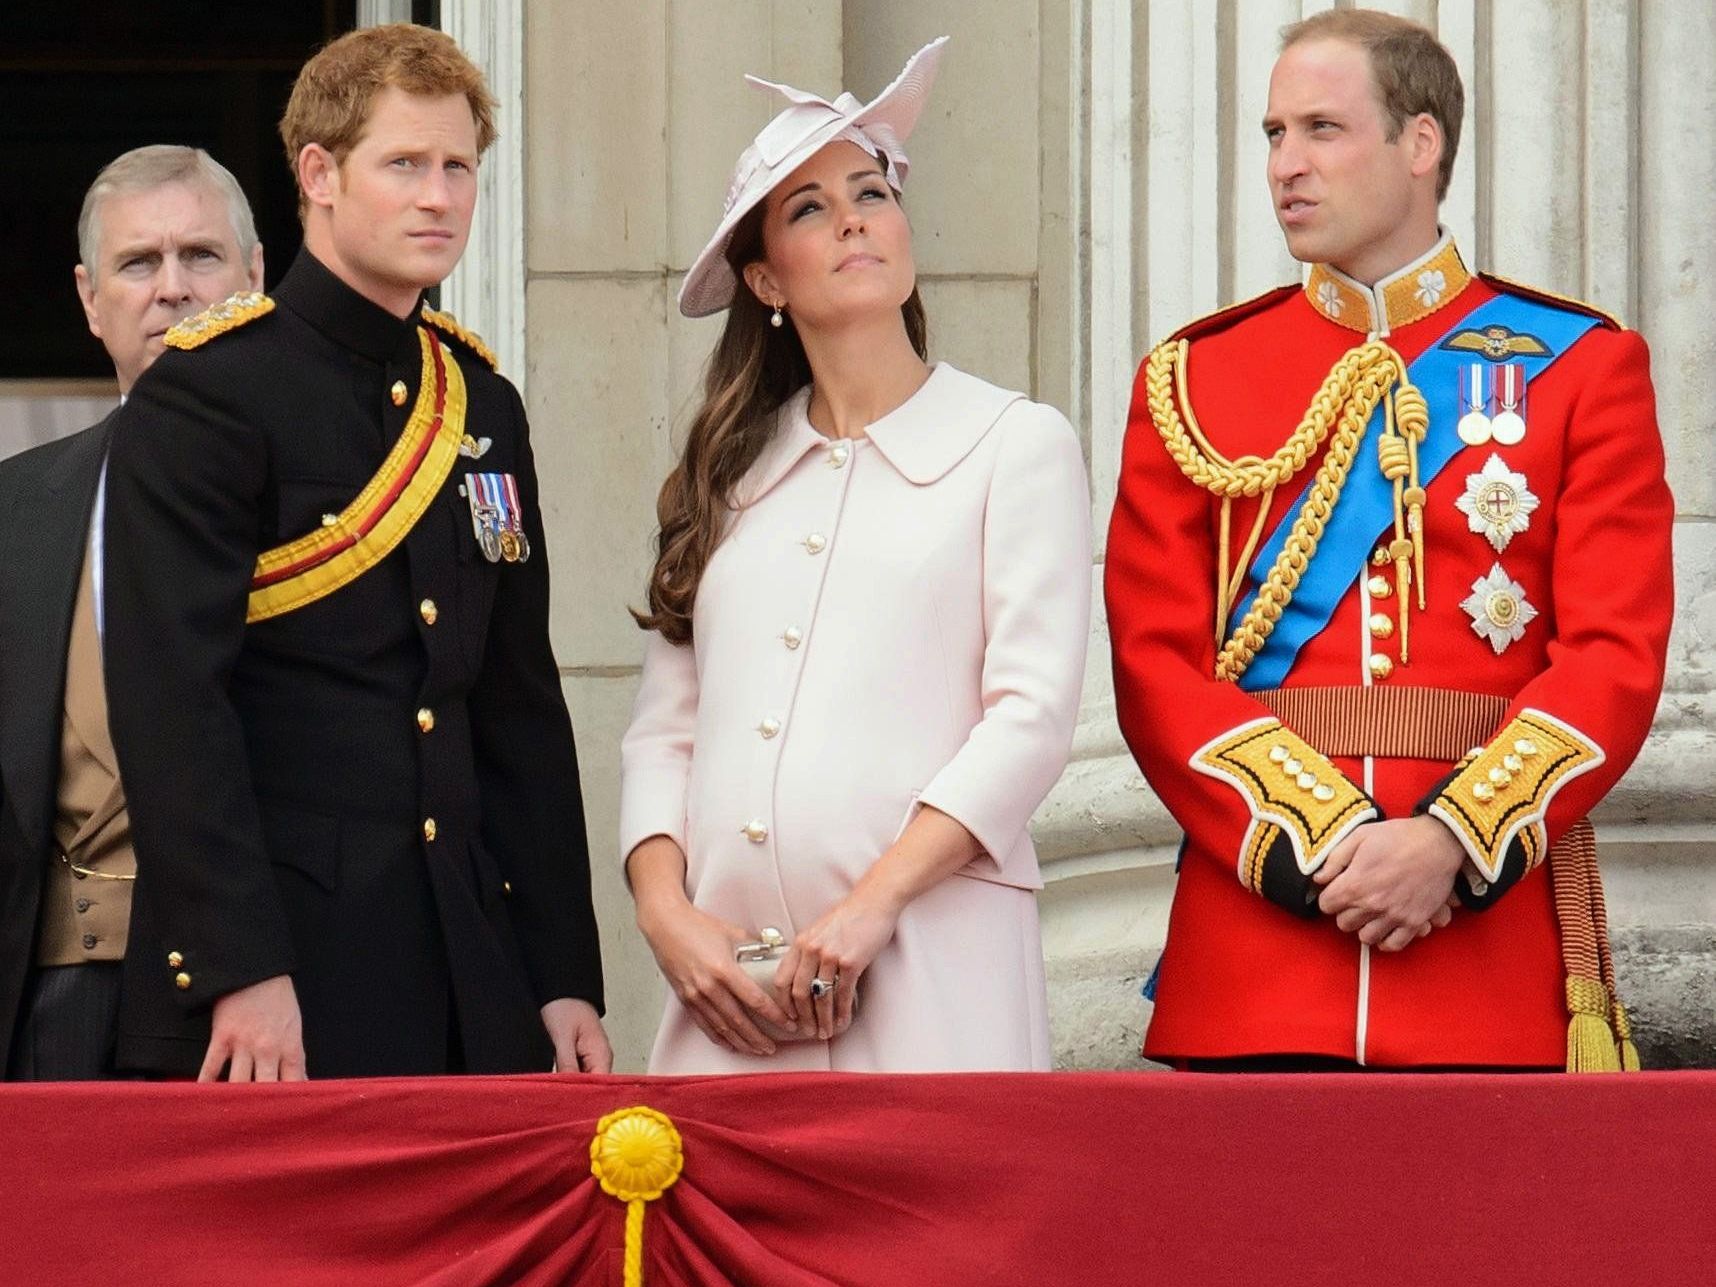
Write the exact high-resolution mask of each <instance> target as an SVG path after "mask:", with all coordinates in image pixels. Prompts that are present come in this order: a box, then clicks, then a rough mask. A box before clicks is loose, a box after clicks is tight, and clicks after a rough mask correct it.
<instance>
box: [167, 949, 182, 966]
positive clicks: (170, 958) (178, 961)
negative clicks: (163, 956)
mask: <svg viewBox="0 0 1716 1287" xmlns="http://www.w3.org/2000/svg"><path fill="white" fill-rule="evenodd" d="M184 963H185V954H184V953H183V952H168V953H167V967H168V968H169V969H173V970H176V969H178V968H179V967H180V966H181V965H183V964H184Z"/></svg>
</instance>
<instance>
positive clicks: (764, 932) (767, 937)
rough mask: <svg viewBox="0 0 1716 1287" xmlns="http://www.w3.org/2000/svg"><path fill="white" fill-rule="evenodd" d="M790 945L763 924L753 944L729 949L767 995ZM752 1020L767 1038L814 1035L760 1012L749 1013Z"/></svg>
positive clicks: (854, 1000)
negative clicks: (768, 1018)
mask: <svg viewBox="0 0 1716 1287" xmlns="http://www.w3.org/2000/svg"><path fill="white" fill-rule="evenodd" d="M791 946H792V944H790V943H788V942H787V941H786V937H785V936H784V935H783V934H782V933H781V932H780V931H779V930H778V929H775V928H774V927H773V926H770V925H765V926H764V927H763V928H762V929H761V930H759V931H758V933H757V941H756V942H754V943H741V944H739V946H738V947H736V948H734V949H733V956H734V959H735V960H737V961H738V962H739V968H740V969H742V970H743V971H744V972H745V973H746V974H748V975H750V976H751V980H752V981H753V982H754V983H755V984H756V985H757V986H758V987H760V988H761V989H762V990H763V991H764V992H767V993H768V994H769V995H770V996H773V995H774V989H775V971H776V970H777V969H779V968H780V963H781V957H783V956H785V955H786V954H787V949H788V948H789V947H791ZM852 1016H853V1018H854V1019H856V1018H857V1016H858V998H857V997H856V996H855V997H853V998H852ZM751 1018H752V1020H753V1021H755V1023H756V1025H757V1027H758V1028H759V1029H761V1030H762V1032H763V1035H764V1036H766V1037H768V1039H769V1040H770V1041H774V1042H787V1041H814V1040H816V1038H814V1037H810V1036H806V1035H805V1034H804V1033H802V1032H799V1031H797V1030H796V1029H792V1028H782V1027H780V1026H779V1025H777V1024H773V1023H770V1022H769V1021H768V1020H767V1019H765V1018H764V1017H763V1016H762V1015H760V1014H753V1015H752V1016H751Z"/></svg>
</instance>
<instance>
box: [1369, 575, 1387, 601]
mask: <svg viewBox="0 0 1716 1287" xmlns="http://www.w3.org/2000/svg"><path fill="white" fill-rule="evenodd" d="M1365 588H1366V589H1367V590H1369V591H1370V597H1371V598H1373V599H1386V598H1388V596H1389V595H1391V594H1393V593H1394V582H1392V581H1390V580H1389V579H1388V578H1387V577H1385V576H1373V577H1371V579H1370V580H1369V581H1368V582H1366V583H1365Z"/></svg>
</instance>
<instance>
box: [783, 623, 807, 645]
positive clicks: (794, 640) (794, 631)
mask: <svg viewBox="0 0 1716 1287" xmlns="http://www.w3.org/2000/svg"><path fill="white" fill-rule="evenodd" d="M781 642H782V643H784V644H785V645H786V646H787V647H788V648H796V647H798V646H799V645H800V644H801V643H803V642H804V631H802V630H800V629H799V628H798V627H797V626H788V627H787V628H786V633H785V634H783V635H782V636H781Z"/></svg>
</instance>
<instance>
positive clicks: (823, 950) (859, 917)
mask: <svg viewBox="0 0 1716 1287" xmlns="http://www.w3.org/2000/svg"><path fill="white" fill-rule="evenodd" d="M901 909H902V905H901V904H899V903H897V902H895V901H894V900H893V899H890V898H888V897H885V896H883V895H882V894H880V893H879V892H876V891H874V890H871V889H866V887H865V884H864V882H860V883H859V885H858V887H857V888H856V889H854V890H853V891H852V892H851V893H850V894H848V895H847V896H846V897H845V898H843V899H841V900H840V902H838V903H836V904H835V905H834V906H833V907H831V908H830V909H829V910H828V911H826V912H824V913H823V914H822V917H821V919H819V920H818V921H817V922H816V923H815V924H814V925H812V926H811V927H810V928H809V929H807V930H805V931H804V932H803V933H801V934H800V935H799V936H798V937H797V938H795V939H794V940H793V944H792V947H791V948H790V949H789V950H788V952H787V954H786V955H785V956H784V957H782V958H781V963H780V968H779V969H778V970H777V971H776V972H775V999H776V1000H777V1001H779V1002H780V1007H781V1009H783V1010H784V1011H786V1013H787V1014H788V1016H790V1019H791V1022H792V1024H793V1025H795V1026H796V1027H797V1028H798V1030H799V1031H800V1032H802V1033H804V1034H805V1035H806V1036H815V1037H820V1038H821V1039H822V1040H824V1041H827V1040H828V1039H829V1038H830V1037H834V1036H838V1035H839V1034H840V1033H842V1032H845V1031H846V1029H847V1028H849V1027H851V1026H852V1005H853V1000H854V998H855V997H856V996H857V993H858V980H859V978H860V977H862V976H863V973H864V971H865V970H867V969H869V968H870V962H871V961H874V960H875V959H876V955H877V953H879V952H880V951H881V950H882V949H883V948H884V947H886V946H887V945H888V942H889V940H890V939H892V938H893V937H894V927H895V926H896V925H897V924H898V923H899V919H900V911H901ZM816 979H821V980H823V981H824V982H825V983H834V984H835V985H836V986H835V987H834V988H832V989H830V990H826V991H823V990H822V989H818V990H819V991H822V995H821V996H820V997H815V996H812V994H811V983H812V981H813V980H816Z"/></svg>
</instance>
